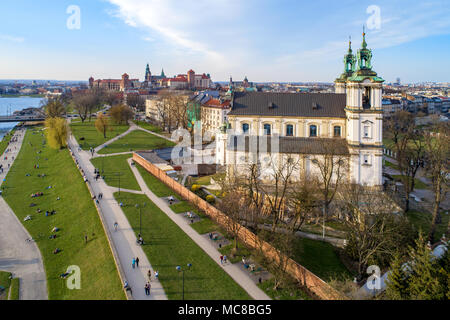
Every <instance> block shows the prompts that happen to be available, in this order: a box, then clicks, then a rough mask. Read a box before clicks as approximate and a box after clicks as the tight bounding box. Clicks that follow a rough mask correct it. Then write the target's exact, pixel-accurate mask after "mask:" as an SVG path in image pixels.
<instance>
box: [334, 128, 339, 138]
mask: <svg viewBox="0 0 450 320" xmlns="http://www.w3.org/2000/svg"><path fill="white" fill-rule="evenodd" d="M334 136H335V137H340V136H341V127H340V126H334Z"/></svg>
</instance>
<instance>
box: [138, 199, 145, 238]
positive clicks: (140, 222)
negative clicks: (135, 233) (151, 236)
mask: <svg viewBox="0 0 450 320" xmlns="http://www.w3.org/2000/svg"><path fill="white" fill-rule="evenodd" d="M142 207H144V208H145V202H144V204H143V205H142V206H140V205H139V204H136V208H138V209H139V234H140V235H142V212H141V208H142Z"/></svg>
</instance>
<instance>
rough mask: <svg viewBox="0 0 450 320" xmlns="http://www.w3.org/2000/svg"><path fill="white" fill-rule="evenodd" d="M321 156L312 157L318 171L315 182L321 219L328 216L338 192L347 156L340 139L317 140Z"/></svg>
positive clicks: (346, 165)
mask: <svg viewBox="0 0 450 320" xmlns="http://www.w3.org/2000/svg"><path fill="white" fill-rule="evenodd" d="M316 144H317V145H318V146H319V148H320V150H321V152H320V153H321V154H318V155H314V156H313V157H312V160H311V162H312V164H313V166H314V167H315V168H317V169H318V174H317V175H316V176H317V178H318V179H317V182H318V188H319V190H320V193H321V200H322V203H323V216H324V217H323V219H324V223H325V219H326V217H328V216H329V210H330V204H331V202H332V201H333V199H334V197H335V195H336V193H337V192H338V190H339V187H340V185H341V182H342V180H343V179H344V177H345V172H346V171H347V169H348V162H347V156H346V152H345V149H346V147H345V146H344V145H345V144H346V142H345V141H343V140H342V139H317V140H316Z"/></svg>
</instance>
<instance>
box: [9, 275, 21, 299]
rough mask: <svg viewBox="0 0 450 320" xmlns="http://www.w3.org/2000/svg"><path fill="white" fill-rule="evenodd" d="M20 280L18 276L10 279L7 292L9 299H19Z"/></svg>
mask: <svg viewBox="0 0 450 320" xmlns="http://www.w3.org/2000/svg"><path fill="white" fill-rule="evenodd" d="M19 289H20V281H19V278H14V279H12V280H11V288H10V291H11V292H10V293H9V300H19Z"/></svg>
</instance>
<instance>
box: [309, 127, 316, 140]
mask: <svg viewBox="0 0 450 320" xmlns="http://www.w3.org/2000/svg"><path fill="white" fill-rule="evenodd" d="M309 136H310V137H317V126H316V125H311V126H309Z"/></svg>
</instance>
